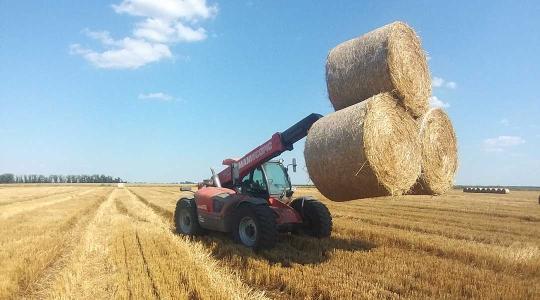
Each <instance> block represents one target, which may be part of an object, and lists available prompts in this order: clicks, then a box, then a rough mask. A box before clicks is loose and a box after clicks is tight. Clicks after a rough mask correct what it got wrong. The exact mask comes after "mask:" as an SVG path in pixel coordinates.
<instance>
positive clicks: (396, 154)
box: [304, 93, 421, 201]
mask: <svg viewBox="0 0 540 300" xmlns="http://www.w3.org/2000/svg"><path fill="white" fill-rule="evenodd" d="M419 147H420V144H419V139H418V129H417V125H416V123H415V121H414V119H413V118H412V117H411V116H410V115H409V114H408V113H407V112H406V111H405V109H404V108H403V107H402V106H401V105H399V103H398V101H397V99H396V98H395V97H394V96H393V95H392V94H390V93H382V94H379V95H375V96H373V97H371V98H370V99H368V100H366V101H363V102H360V103H357V104H355V105H352V106H349V107H347V108H344V109H342V110H340V111H337V112H335V113H332V114H330V115H328V116H325V117H323V118H321V119H320V120H318V121H317V122H316V123H315V124H313V126H312V127H311V129H310V130H309V133H308V136H307V139H306V144H305V149H304V156H305V159H306V165H307V168H308V172H309V174H310V177H311V179H312V180H313V183H314V184H315V185H316V186H317V188H318V189H319V191H320V192H321V193H322V194H323V195H325V196H326V197H327V198H329V199H331V200H333V201H347V200H353V199H358V198H365V197H373V196H383V195H401V194H403V193H405V192H407V191H408V190H409V189H410V188H411V186H412V185H413V184H414V183H415V182H416V179H417V178H418V176H419V174H420V170H421V169H420V168H421V151H420V149H419Z"/></svg>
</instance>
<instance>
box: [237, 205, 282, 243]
mask: <svg viewBox="0 0 540 300" xmlns="http://www.w3.org/2000/svg"><path fill="white" fill-rule="evenodd" d="M233 236H234V239H235V241H237V242H240V243H242V244H243V245H244V246H246V247H250V248H253V249H263V248H272V247H274V245H275V244H276V241H277V236H278V231H277V226H276V216H275V214H274V212H273V211H272V209H271V208H270V207H268V206H267V205H251V204H244V205H242V206H241V207H239V208H238V210H237V212H236V218H235V223H234V227H233Z"/></svg>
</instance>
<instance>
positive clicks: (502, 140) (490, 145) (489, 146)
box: [484, 135, 525, 152]
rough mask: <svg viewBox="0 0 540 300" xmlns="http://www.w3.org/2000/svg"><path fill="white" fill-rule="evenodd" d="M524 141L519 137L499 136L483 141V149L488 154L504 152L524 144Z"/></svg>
mask: <svg viewBox="0 0 540 300" xmlns="http://www.w3.org/2000/svg"><path fill="white" fill-rule="evenodd" d="M524 143H525V140H524V139H523V138H522V137H520V136H509V135H501V136H498V137H494V138H489V139H485V140H484V149H485V150H486V151H488V152H504V150H505V149H507V148H509V147H515V146H519V145H521V144H524Z"/></svg>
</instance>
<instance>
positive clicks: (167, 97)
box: [139, 92, 174, 101]
mask: <svg viewBox="0 0 540 300" xmlns="http://www.w3.org/2000/svg"><path fill="white" fill-rule="evenodd" d="M139 99H142V100H159V101H170V100H173V99H174V97H173V96H171V95H168V94H165V93H163V92H159V93H148V94H139Z"/></svg>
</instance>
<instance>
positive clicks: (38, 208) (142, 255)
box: [0, 186, 540, 299]
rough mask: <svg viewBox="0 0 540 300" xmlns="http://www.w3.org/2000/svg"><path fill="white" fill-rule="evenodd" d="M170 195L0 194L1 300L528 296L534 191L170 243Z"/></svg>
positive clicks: (123, 191) (532, 280)
mask: <svg viewBox="0 0 540 300" xmlns="http://www.w3.org/2000/svg"><path fill="white" fill-rule="evenodd" d="M180 195H181V192H180V191H179V189H178V187H176V186H129V187H126V188H116V187H109V186H0V270H1V272H0V299H10V298H54V299H58V298H71V299H75V298H76V299H110V298H121V299H125V298H145V299H152V298H164V299H172V298H175V299H253V298H256V299H263V298H276V299H291V298H311V299H338V298H354V299H362V298H368V299H374V298H376V299H378V298H417V299H426V298H490V299H493V298H504V299H539V298H540V205H538V200H537V199H538V192H527V191H521V192H518V191H516V192H512V193H511V194H508V195H495V194H464V193H462V192H461V191H457V190H454V191H452V192H450V193H449V194H448V195H445V196H440V197H430V196H404V197H393V198H390V197H383V198H373V199H365V200H356V201H350V202H346V203H334V202H330V201H327V200H326V199H324V197H322V196H321V195H320V194H319V193H318V191H317V190H316V189H311V188H300V189H298V190H297V192H296V194H295V196H302V195H311V196H315V197H317V198H319V199H321V200H322V201H324V202H325V203H326V204H327V205H328V207H329V209H330V212H331V213H332V215H333V218H334V231H333V233H332V236H331V237H330V238H328V239H322V240H319V239H314V238H309V237H305V236H294V235H289V234H283V235H281V236H280V241H279V243H278V245H277V246H276V247H275V248H274V249H272V250H266V251H259V252H258V253H255V252H253V251H251V250H249V249H246V248H244V247H242V246H240V245H237V244H235V243H233V242H232V241H231V240H230V239H229V237H228V236H227V235H225V234H218V233H212V234H208V235H205V236H202V237H198V238H195V239H188V238H185V237H182V236H179V235H176V234H174V231H173V227H172V226H173V222H172V216H173V211H174V207H175V204H176V200H178V198H179V197H180Z"/></svg>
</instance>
